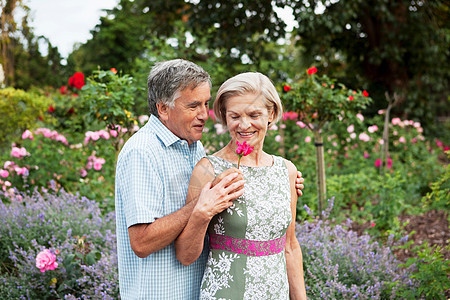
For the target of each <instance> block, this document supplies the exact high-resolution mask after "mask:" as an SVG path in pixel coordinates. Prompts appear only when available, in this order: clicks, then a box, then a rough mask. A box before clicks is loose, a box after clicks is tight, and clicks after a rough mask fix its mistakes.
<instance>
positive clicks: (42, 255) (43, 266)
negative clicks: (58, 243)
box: [36, 249, 58, 273]
mask: <svg viewBox="0 0 450 300" xmlns="http://www.w3.org/2000/svg"><path fill="white" fill-rule="evenodd" d="M36 267H37V268H39V269H40V270H41V272H42V273H44V272H45V271H49V270H54V269H56V268H57V267H58V263H57V262H56V256H55V255H54V254H53V253H51V252H50V250H48V249H44V251H41V252H39V254H38V255H37V256H36Z"/></svg>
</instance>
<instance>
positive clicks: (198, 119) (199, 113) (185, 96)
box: [158, 82, 211, 144]
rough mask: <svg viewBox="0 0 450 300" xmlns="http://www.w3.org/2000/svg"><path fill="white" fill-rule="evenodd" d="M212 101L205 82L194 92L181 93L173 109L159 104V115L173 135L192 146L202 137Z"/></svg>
mask: <svg viewBox="0 0 450 300" xmlns="http://www.w3.org/2000/svg"><path fill="white" fill-rule="evenodd" d="M210 99H211V90H210V88H209V84H208V83H206V82H204V83H201V84H199V85H198V86H197V87H196V88H195V89H193V90H192V89H190V88H186V89H184V90H183V91H181V92H180V93H179V96H178V98H177V99H176V100H175V106H174V107H173V108H169V107H167V106H165V105H163V104H158V113H159V116H160V119H161V121H162V123H163V124H164V125H166V127H167V128H168V129H169V130H170V131H172V133H173V134H175V135H176V136H178V137H179V138H180V139H182V140H186V141H187V142H188V143H189V144H192V143H193V142H196V141H198V140H200V139H201V137H202V133H203V127H204V126H205V122H206V120H207V119H208V112H209V108H208V103H209V100H210Z"/></svg>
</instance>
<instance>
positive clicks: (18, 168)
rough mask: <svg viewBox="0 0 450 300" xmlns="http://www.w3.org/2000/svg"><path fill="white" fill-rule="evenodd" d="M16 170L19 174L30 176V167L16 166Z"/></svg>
mask: <svg viewBox="0 0 450 300" xmlns="http://www.w3.org/2000/svg"><path fill="white" fill-rule="evenodd" d="M14 171H16V173H17V175H24V176H28V174H29V173H28V169H27V168H26V167H22V168H20V167H17V166H16V167H15V168H14Z"/></svg>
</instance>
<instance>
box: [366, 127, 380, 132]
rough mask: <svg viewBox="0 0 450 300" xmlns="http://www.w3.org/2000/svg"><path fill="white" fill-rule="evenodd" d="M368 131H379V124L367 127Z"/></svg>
mask: <svg viewBox="0 0 450 300" xmlns="http://www.w3.org/2000/svg"><path fill="white" fill-rule="evenodd" d="M367 131H369V132H370V133H374V132H375V131H378V126H377V125H372V126H369V128H367Z"/></svg>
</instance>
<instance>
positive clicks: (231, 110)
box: [225, 94, 273, 148]
mask: <svg viewBox="0 0 450 300" xmlns="http://www.w3.org/2000/svg"><path fill="white" fill-rule="evenodd" d="M225 116H226V121H227V126H228V130H229V132H230V135H231V139H232V140H233V142H234V143H235V142H236V140H237V141H239V142H240V143H243V142H244V141H246V142H247V144H248V145H250V146H252V147H255V148H258V147H261V148H262V145H263V143H264V137H265V135H266V132H267V127H268V123H269V122H272V120H273V113H271V112H269V111H268V109H267V107H266V104H265V101H264V99H263V96H262V95H258V94H245V95H242V96H234V97H231V98H229V99H228V100H227V102H226V115H225Z"/></svg>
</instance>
